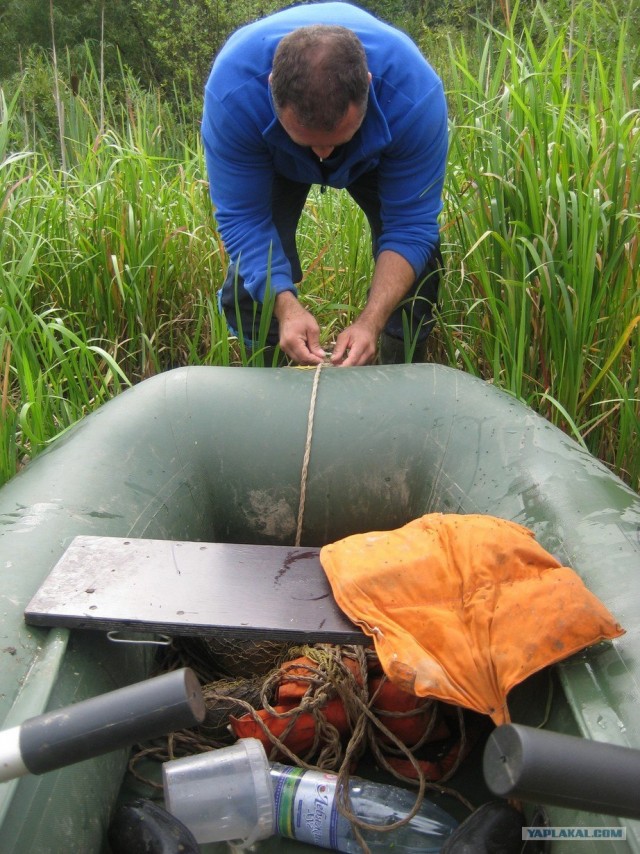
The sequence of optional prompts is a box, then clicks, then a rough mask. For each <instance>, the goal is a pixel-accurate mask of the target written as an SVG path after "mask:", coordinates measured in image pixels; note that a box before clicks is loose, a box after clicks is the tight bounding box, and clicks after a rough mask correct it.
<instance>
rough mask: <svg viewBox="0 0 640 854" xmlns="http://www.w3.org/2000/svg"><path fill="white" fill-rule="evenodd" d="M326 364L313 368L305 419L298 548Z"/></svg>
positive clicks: (297, 528) (297, 530)
mask: <svg viewBox="0 0 640 854" xmlns="http://www.w3.org/2000/svg"><path fill="white" fill-rule="evenodd" d="M325 364H326V362H320V364H319V365H318V366H317V367H316V368H315V373H314V375H313V386H312V387H311V401H310V403H309V415H308V417H307V438H306V440H305V444H304V457H303V458H302V473H301V475H300V503H299V505H298V524H297V526H296V541H295V545H296V546H299V545H300V541H301V539H302V522H303V519H304V505H305V501H306V498H307V474H308V473H309V459H310V458H311V440H312V438H313V419H314V415H315V411H316V399H317V397H318V383H319V381H320V371H321V370H322V369H323V367H324V366H325Z"/></svg>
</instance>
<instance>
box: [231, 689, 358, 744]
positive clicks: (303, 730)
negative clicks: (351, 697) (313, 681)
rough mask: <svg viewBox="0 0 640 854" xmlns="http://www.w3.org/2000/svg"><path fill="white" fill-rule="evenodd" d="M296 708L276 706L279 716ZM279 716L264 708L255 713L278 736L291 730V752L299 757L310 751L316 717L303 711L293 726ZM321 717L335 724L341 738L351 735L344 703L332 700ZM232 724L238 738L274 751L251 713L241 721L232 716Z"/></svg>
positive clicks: (286, 741)
mask: <svg viewBox="0 0 640 854" xmlns="http://www.w3.org/2000/svg"><path fill="white" fill-rule="evenodd" d="M294 708H295V706H292V705H290V704H287V705H284V706H283V705H280V706H274V710H275V711H276V712H277V713H278V714H282V713H286V712H290V711H292V709H294ZM278 714H276V715H272V714H271V713H270V712H268V711H266V710H265V709H260V710H259V711H258V712H256V715H257V716H258V717H259V718H260V719H261V720H262V722H263V723H264V724H265V726H266V727H267V729H268V730H269V731H270V732H272V733H273V734H274V735H276V736H278V737H282V735H283V734H284V732H285V731H286V730H287V728H289V727H291V729H290V731H289V734H288V735H287V737H286V738H285V739H284V743H285V744H286V745H287V747H288V748H289V750H292V751H293V752H294V753H297V754H302V753H305V752H306V751H307V750H309V748H310V747H311V745H312V744H313V739H314V738H315V734H316V722H315V719H314V717H313V715H312V714H310V713H309V712H301V713H300V714H299V715H297V716H296V719H295V722H294V723H293V725H291V717H279V716H278ZM322 714H323V716H324V718H325V720H326V721H327V722H328V723H330V724H332V725H333V726H334V727H335V728H336V729H337V730H338V732H339V733H340V734H341V735H345V734H346V733H347V732H348V730H349V722H348V720H347V713H346V712H345V709H344V706H343V705H342V701H341V700H338V699H334V700H330V701H329V702H328V703H327V704H326V706H325V707H324V708H323V710H322ZM229 725H230V727H231V731H232V732H233V734H234V735H235V737H236V738H258V739H260V741H261V742H262V744H263V745H264V747H265V749H266V750H267V751H268V750H270V749H271V747H272V745H271V740H270V739H269V736H268V735H267V734H266V732H265V731H264V729H263V728H262V726H260V724H259V723H258V722H257V721H256V720H255V718H254V716H253V715H252V714H246V715H242V717H240V718H235V717H230V718H229Z"/></svg>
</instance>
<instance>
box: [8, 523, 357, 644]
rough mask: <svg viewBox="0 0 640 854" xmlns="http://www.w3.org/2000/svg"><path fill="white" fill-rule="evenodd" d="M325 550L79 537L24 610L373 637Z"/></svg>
mask: <svg viewBox="0 0 640 854" xmlns="http://www.w3.org/2000/svg"><path fill="white" fill-rule="evenodd" d="M319 551H320V550H319V549H311V548H293V547H289V546H252V545H236V544H231V543H193V542H177V541H171V540H145V539H135V538H126V539H120V538H116V537H76V538H75V539H74V540H73V542H72V543H71V545H70V546H69V548H68V549H67V550H66V552H65V553H64V554H63V556H62V557H61V558H60V560H59V561H58V563H57V564H56V566H55V567H54V568H53V570H52V571H51V573H50V574H49V576H48V577H47V579H46V580H45V582H44V583H43V584H42V586H41V587H40V588H39V590H38V591H37V592H36V594H35V596H34V597H33V599H32V600H31V602H30V603H29V605H28V606H27V608H26V610H25V619H26V621H27V623H29V624H30V625H34V626H65V627H68V628H82V629H103V630H112V631H113V630H117V631H124V630H127V631H130V632H131V631H133V632H161V633H164V634H168V635H202V634H219V635H224V636H227V637H237V638H255V639H264V638H271V639H274V640H291V641H293V642H299V641H305V642H310V643H356V644H368V643H369V639H368V638H367V637H366V636H365V635H364V633H363V632H362V631H361V630H360V629H359V628H358V627H357V626H356V625H354V624H353V623H352V622H351V621H350V620H349V619H348V618H347V617H346V616H345V615H344V614H343V613H342V611H340V609H339V608H338V606H337V605H336V603H335V600H334V598H333V595H332V593H331V588H330V586H329V582H328V581H327V578H326V576H325V574H324V571H323V569H322V566H321V564H320V559H319Z"/></svg>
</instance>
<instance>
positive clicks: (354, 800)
mask: <svg viewBox="0 0 640 854" xmlns="http://www.w3.org/2000/svg"><path fill="white" fill-rule="evenodd" d="M270 775H271V784H272V786H273V792H274V798H275V825H274V830H275V833H277V834H279V835H280V836H286V837H289V838H290V839H297V840H299V841H300V842H307V843H310V844H312V845H319V846H320V847H322V848H331V849H333V850H334V851H344V852H346V854H352V852H353V854H358V852H361V851H362V847H361V846H360V844H359V843H358V841H357V839H356V836H355V833H354V830H353V827H352V825H351V822H350V821H349V819H347V818H345V817H344V816H343V815H342V813H341V812H339V810H338V805H337V797H336V790H337V781H338V778H337V776H336V775H335V774H329V773H324V772H321V771H304V770H302V769H301V768H294V767H291V766H288V765H280V764H279V763H277V762H272V763H270ZM349 794H350V796H351V809H352V812H353V813H354V815H356V816H357V817H358V818H359V819H362V820H363V821H365V822H367V824H375V825H378V826H386V825H390V824H393V823H394V822H396V821H399V820H400V819H402V818H405V817H406V816H407V815H408V814H409V813H410V812H411V810H412V809H413V806H414V803H415V797H416V796H415V793H413V792H409V791H406V790H405V789H401V788H399V787H398V786H390V785H387V784H385V783H373V782H371V781H369V780H363V779H362V778H360V777H351V778H350V779H349ZM457 826H458V822H457V821H455V819H453V818H451V816H449V815H448V814H447V813H446V812H445V811H444V810H443V809H441V808H440V807H438V806H436V805H435V804H433V803H431V802H430V801H427V800H424V801H423V802H422V804H421V807H420V810H419V811H418V813H417V814H416V815H415V816H414V817H413V818H412V819H411V821H409V822H407V824H405V825H403V826H402V827H399V828H397V829H396V830H391V831H389V832H388V833H378V832H376V831H372V830H362V829H361V830H360V833H361V834H362V838H363V839H364V840H365V842H366V843H367V845H368V846H369V848H370V850H371V851H372V852H385V854H386V852H388V851H390V850H392V851H394V852H398V854H425V852H438V851H440V849H441V848H442V846H443V845H444V843H445V842H446V840H447V839H448V838H449V836H450V835H451V834H452V833H453V831H454V830H455V828H456V827H457Z"/></svg>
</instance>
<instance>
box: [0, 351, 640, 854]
mask: <svg viewBox="0 0 640 854" xmlns="http://www.w3.org/2000/svg"><path fill="white" fill-rule="evenodd" d="M314 379H317V380H318V383H317V393H316V401H315V415H314V419H313V438H312V443H311V456H310V461H309V469H308V476H307V487H306V503H305V510H304V524H303V528H302V543H301V544H302V545H305V544H307V545H313V546H321V545H323V544H325V543H327V542H331V541H333V540H335V539H338V538H340V537H343V536H346V535H348V534H351V533H355V532H361V531H366V530H374V529H380V528H382V529H388V528H394V527H398V526H400V525H402V524H404V523H405V522H407V521H408V520H410V519H412V518H415V517H417V516H420V515H422V514H424V513H428V512H435V511H438V512H444V513H488V514H491V515H495V516H502V517H504V518H507V519H512V520H515V521H517V522H519V523H521V524H523V525H526V526H528V527H530V528H531V529H532V530H533V531H534V532H535V534H536V536H537V538H538V539H539V541H540V542H541V544H542V545H543V546H544V547H545V548H546V549H548V550H549V551H551V552H552V553H554V554H555V555H556V556H557V557H558V558H559V559H560V560H562V562H563V563H566V564H567V565H569V566H572V567H573V568H574V569H575V570H576V571H577V572H578V573H579V574H580V575H581V576H582V578H583V579H584V581H585V583H586V584H587V586H588V587H589V588H590V589H591V590H592V591H593V592H594V593H595V594H596V595H597V596H598V597H599V598H600V599H601V600H602V601H603V602H604V603H605V604H606V605H607V607H608V608H609V609H610V610H611V612H612V613H613V614H614V616H615V617H616V618H617V620H618V621H619V622H620V623H621V624H622V625H623V626H624V627H625V628H626V630H627V633H626V634H625V635H624V637H622V638H620V639H619V640H617V641H615V642H612V643H607V644H601V645H598V646H597V647H594V648H592V649H590V650H589V651H587V652H586V653H584V654H580V655H577V656H574V657H573V658H571V659H570V660H568V661H566V662H564V663H563V664H561V665H559V666H558V667H557V668H556V672H557V674H558V677H559V682H560V685H561V690H560V691H557V692H556V693H555V696H554V699H553V702H552V706H551V710H550V714H549V716H548V727H549V729H551V730H556V731H559V732H563V733H566V734H570V735H571V734H572V735H581V736H583V737H584V738H588V739H593V740H596V741H606V742H609V743H612V744H619V745H622V746H627V747H640V687H639V686H640V637H639V632H638V624H639V617H638V615H639V614H640V497H639V496H638V495H637V494H636V493H634V492H633V491H632V490H631V489H629V488H628V487H627V486H625V485H624V483H623V482H622V481H621V480H619V479H618V478H617V477H615V476H614V475H613V474H611V472H609V471H608V470H607V469H606V467H605V466H604V465H602V464H601V463H600V462H598V461H596V460H595V459H593V457H591V456H590V455H589V454H588V453H586V452H585V451H584V450H583V449H582V448H581V447H580V446H579V445H578V444H576V443H575V442H574V441H573V440H572V439H571V438H569V437H567V436H566V435H565V434H563V433H562V432H560V431H559V430H558V429H556V428H554V427H553V426H551V425H550V424H549V423H548V422H547V421H545V420H544V419H543V418H541V417H539V416H537V415H536V414H535V413H534V412H532V411H531V410H530V409H529V408H527V407H526V406H523V405H522V404H520V403H519V402H517V401H516V400H515V399H513V398H511V397H510V396H509V395H507V394H505V393H504V392H501V391H499V390H497V389H496V388H494V387H493V386H492V385H489V384H487V383H484V382H482V381H480V380H478V379H475V378H472V377H471V376H469V375H466V374H464V373H462V372H459V371H456V370H454V369H450V368H446V367H443V366H438V365H392V366H381V367H367V368H354V369H337V368H324V369H323V370H322V371H321V373H320V375H319V377H316V372H315V371H314V370H313V369H295V368H280V369H273V370H264V369H250V368H246V369H238V368H204V367H200V368H184V369H182V368H181V369H177V370H173V371H169V372H167V373H165V374H162V375H159V376H157V377H154V378H152V379H149V380H147V381H145V382H143V383H141V384H140V385H138V386H136V387H134V388H132V389H130V390H128V391H126V392H125V393H123V394H122V395H120V396H118V397H117V398H115V399H113V400H112V401H110V402H109V403H107V404H106V405H104V406H103V407H101V408H100V409H99V410H98V411H96V412H95V413H93V414H91V415H89V416H88V417H86V418H85V419H83V420H82V421H81V422H79V423H78V424H77V425H76V426H75V427H74V428H72V429H71V430H69V431H68V432H67V433H66V434H65V435H64V436H63V437H61V438H60V439H58V440H57V441H56V442H55V443H54V444H53V445H52V446H51V448H50V449H49V450H48V451H47V452H45V453H43V454H42V455H40V456H39V457H37V458H36V459H35V460H33V462H31V463H30V464H29V465H28V466H27V467H26V468H25V469H24V470H23V471H22V472H21V473H20V474H19V475H18V476H16V477H15V478H14V479H12V480H11V481H10V482H9V483H8V484H7V485H6V486H5V487H4V488H3V489H2V490H1V491H0V543H1V547H0V554H1V559H2V584H1V587H0V590H1V593H0V596H1V599H2V607H1V609H0V614H1V619H2V622H1V624H0V626H1V628H0V634H1V637H0V656H1V659H0V660H1V662H2V667H1V668H0V729H6V728H9V727H13V726H19V725H20V724H22V722H23V721H24V720H26V719H27V718H30V717H34V716H36V715H40V714H43V713H45V712H47V711H49V710H51V709H57V708H60V707H62V706H65V705H68V704H70V703H74V702H77V701H79V700H83V699H86V698H88V697H92V696H96V695H98V694H101V693H104V692H106V691H111V690H114V689H116V688H118V687H121V686H122V685H126V684H131V683H133V682H136V681H139V680H141V679H144V678H146V677H147V676H148V675H149V672H150V667H151V664H152V655H153V648H152V647H148V646H140V645H127V644H118V643H112V642H110V641H109V640H108V639H107V638H106V637H104V636H103V634H102V633H101V632H79V631H68V630H65V629H52V630H40V629H35V628H31V627H29V626H27V625H26V624H25V622H24V617H23V613H24V609H25V606H26V605H27V603H28V602H29V600H30V599H31V597H32V596H33V594H34V592H35V591H36V590H37V588H38V587H39V586H40V584H41V583H42V581H43V580H44V579H45V577H46V576H47V575H48V574H49V572H50V571H51V569H52V568H53V566H54V564H55V563H56V562H57V560H58V559H59V558H60V556H61V555H62V554H63V552H64V550H65V549H66V547H67V546H68V545H69V543H70V541H71V540H72V539H73V537H75V536H76V535H79V534H86V535H99V536H115V537H143V538H157V539H167V540H172V539H178V540H194V541H207V542H214V541H219V542H236V543H255V544H280V545H289V544H292V543H293V542H294V537H295V533H296V519H297V513H298V505H299V499H300V484H301V469H302V460H303V455H304V450H305V442H306V437H307V423H308V416H309V409H310V403H311V396H312V389H313V386H314ZM514 642H515V639H514ZM524 723H527V721H524ZM125 764H126V753H125V752H124V751H122V750H121V751H119V752H115V753H110V754H108V755H106V756H102V757H98V758H95V759H91V760H88V761H85V762H81V763H78V764H76V765H73V766H71V767H68V768H64V769H61V770H58V771H52V772H50V773H47V774H44V775H42V776H38V777H33V776H26V777H22V778H21V779H19V780H12V781H10V782H7V783H3V784H1V785H0V840H2V843H1V848H2V851H3V854H9V853H10V852H15V854H24V852H25V851H29V852H31V854H33V852H45V851H46V852H54V851H83V852H94V851H96V852H97V851H99V850H100V847H101V845H102V843H103V840H104V838H105V833H106V827H107V825H108V821H109V817H110V815H111V813H112V810H113V805H114V802H115V800H116V797H117V794H118V790H119V787H120V786H121V782H122V778H123V774H124V771H125ZM551 819H552V821H553V823H554V824H556V825H575V824H580V825H581V826H585V825H587V826H591V825H605V826H610V825H611V824H613V823H615V820H613V819H611V818H605V817H602V816H597V815H592V814H584V813H583V814H582V815H579V814H578V813H575V812H571V811H570V810H566V809H555V808H552V810H551ZM618 821H619V822H620V823H621V824H620V826H621V827H624V829H625V832H626V842H617V843H616V844H615V845H613V847H606V845H611V844H612V843H605V842H602V841H601V842H594V843H585V844H584V847H581V849H580V850H581V851H584V852H587V851H594V850H598V851H599V850H603V851H604V850H607V851H609V850H611V851H615V852H616V854H622V852H623V851H634V852H640V822H634V821H632V820H623V819H619V820H618ZM562 845H563V843H558V844H557V845H556V848H555V849H554V850H557V851H558V852H562V851H563V850H566V851H569V850H571V844H568V846H567V847H566V848H563V847H562ZM603 846H605V847H603Z"/></svg>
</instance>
